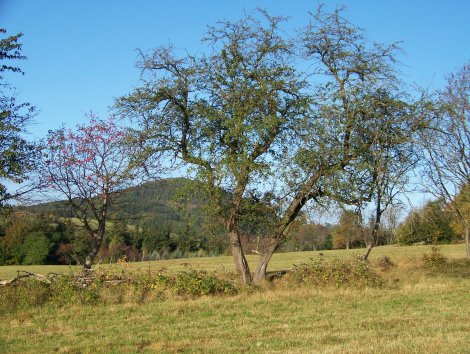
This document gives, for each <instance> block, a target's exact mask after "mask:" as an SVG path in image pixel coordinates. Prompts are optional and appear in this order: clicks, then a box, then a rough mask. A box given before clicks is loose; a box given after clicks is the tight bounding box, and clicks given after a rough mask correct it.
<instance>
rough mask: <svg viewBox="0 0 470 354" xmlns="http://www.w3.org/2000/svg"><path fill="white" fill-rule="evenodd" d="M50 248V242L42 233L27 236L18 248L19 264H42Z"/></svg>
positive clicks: (37, 232) (36, 232)
mask: <svg viewBox="0 0 470 354" xmlns="http://www.w3.org/2000/svg"><path fill="white" fill-rule="evenodd" d="M51 247H52V242H51V240H50V239H49V238H47V236H46V235H45V234H44V232H41V231H35V232H32V233H29V234H27V235H26V236H25V239H24V241H23V243H22V245H21V247H20V252H21V256H20V258H21V259H22V261H21V264H44V263H45V262H46V260H47V257H48V256H49V251H50V250H51Z"/></svg>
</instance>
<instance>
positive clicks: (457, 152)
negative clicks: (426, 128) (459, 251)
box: [421, 63, 470, 259]
mask: <svg viewBox="0 0 470 354" xmlns="http://www.w3.org/2000/svg"><path fill="white" fill-rule="evenodd" d="M432 114H433V118H434V119H433V123H434V124H433V125H432V126H431V129H432V132H431V133H427V134H423V136H422V139H421V146H422V154H423V155H422V157H423V161H424V162H425V163H424V166H423V169H422V177H423V182H424V185H425V186H426V188H427V191H428V192H431V193H432V194H433V195H434V196H436V197H437V198H440V199H443V200H445V201H446V202H447V203H448V205H449V207H450V209H451V210H452V211H453V212H454V214H455V216H456V217H457V219H458V220H459V222H460V224H461V226H462V229H463V230H464V237H465V242H466V245H467V257H468V258H469V259H470V219H469V214H468V213H465V212H464V209H463V208H462V207H463V206H464V205H465V204H462V203H460V202H459V200H470V194H469V192H470V188H469V185H470V63H467V64H465V65H464V66H463V67H462V68H460V69H459V70H458V71H457V72H456V73H454V74H451V75H450V76H449V77H448V78H447V85H446V87H445V89H444V90H442V91H440V92H439V93H438V99H437V103H436V105H435V108H434V110H432Z"/></svg>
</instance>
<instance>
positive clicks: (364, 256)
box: [362, 243, 374, 261]
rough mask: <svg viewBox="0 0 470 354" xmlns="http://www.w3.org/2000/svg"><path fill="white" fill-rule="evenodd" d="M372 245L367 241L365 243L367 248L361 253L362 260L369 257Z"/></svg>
mask: <svg viewBox="0 0 470 354" xmlns="http://www.w3.org/2000/svg"><path fill="white" fill-rule="evenodd" d="M373 247H374V245H373V244H372V243H369V244H368V245H367V248H366V251H365V252H364V254H363V255H362V259H363V260H364V261H367V258H369V254H370V251H372V248H373Z"/></svg>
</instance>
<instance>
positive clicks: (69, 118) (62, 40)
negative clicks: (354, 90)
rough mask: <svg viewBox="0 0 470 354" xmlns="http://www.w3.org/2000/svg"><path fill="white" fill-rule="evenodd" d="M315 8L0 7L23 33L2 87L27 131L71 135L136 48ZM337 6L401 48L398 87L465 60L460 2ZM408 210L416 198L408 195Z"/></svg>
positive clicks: (208, 4) (25, 0) (105, 101)
mask: <svg viewBox="0 0 470 354" xmlns="http://www.w3.org/2000/svg"><path fill="white" fill-rule="evenodd" d="M318 4H319V2H318V1H307V0H271V1H268V0H259V1H256V0H251V1H250V0H232V1H229V0H219V1H215V0H197V1H190V0H187V1H183V0H172V1H171V0H167V1H162V0H0V27H1V28H6V29H7V31H8V32H7V34H10V35H13V34H16V33H18V32H23V33H24V36H23V37H22V39H21V41H22V43H23V44H24V45H23V54H24V55H26V56H27V57H28V60H27V61H23V62H21V63H20V66H21V67H22V69H23V70H24V72H25V75H24V76H19V75H14V76H11V77H10V78H9V81H10V82H11V83H12V84H14V85H15V86H16V87H17V89H18V100H19V101H20V102H23V101H25V102H30V103H32V104H34V105H36V106H37V107H38V109H39V114H38V116H37V117H36V120H35V123H34V124H33V125H31V126H30V127H29V128H28V130H29V133H30V137H31V138H35V139H39V138H44V137H45V135H46V133H47V131H48V130H49V129H55V128H58V127H59V126H60V125H61V124H62V123H66V124H67V126H69V127H71V126H74V125H75V124H77V123H79V122H80V121H81V120H83V116H84V114H85V113H87V112H89V111H93V112H95V113H97V114H99V115H101V116H106V115H107V113H108V109H107V108H108V107H109V106H110V105H112V104H113V99H114V98H115V97H119V96H122V95H125V94H127V93H128V92H130V91H131V90H132V88H133V87H135V86H137V85H138V83H139V71H138V70H137V69H136V68H135V62H136V60H137V58H138V55H137V50H136V49H137V48H140V49H142V50H148V49H152V48H155V47H157V46H160V45H162V44H168V43H170V42H171V43H173V44H174V45H175V46H176V47H177V48H179V49H181V50H184V49H186V50H188V52H190V53H192V54H195V53H200V52H203V51H204V44H202V43H201V41H200V39H201V38H202V36H203V35H204V33H205V31H206V29H207V26H208V25H213V24H215V23H216V21H217V20H222V19H227V20H236V19H239V18H241V17H242V16H243V15H244V13H250V12H252V11H253V10H254V9H255V8H256V7H260V8H264V9H267V10H268V11H269V12H270V13H271V14H272V15H283V16H287V17H290V21H289V23H288V24H287V25H286V29H289V28H290V29H293V28H299V27H302V26H304V25H305V24H306V23H307V20H308V11H314V10H315V9H316V7H317V6H318ZM324 4H325V6H326V9H327V10H330V11H332V10H334V9H335V8H336V7H337V6H339V5H345V6H346V8H347V10H346V12H345V16H346V17H347V18H348V19H349V20H350V21H351V22H352V23H353V24H355V25H357V26H359V27H362V28H364V29H365V30H366V33H367V35H368V38H369V39H371V40H374V41H378V42H382V43H385V44H387V43H388V44H390V43H392V42H397V41H401V42H402V44H401V46H402V48H403V49H404V51H405V54H404V55H403V56H402V57H401V58H400V59H401V62H402V64H403V65H402V67H401V71H402V73H403V75H404V79H405V80H406V81H407V82H408V83H413V82H415V83H417V84H419V85H420V86H423V87H430V88H440V87H442V86H443V85H444V83H445V81H444V76H445V75H446V74H448V73H450V72H453V71H455V70H456V69H457V68H459V67H461V66H462V65H463V64H464V63H465V62H467V61H468V60H470V40H469V38H470V1H469V0H343V1H341V0H338V1H336V0H326V1H324ZM413 198H414V203H413V204H415V205H420V204H422V203H423V202H424V200H425V196H423V195H418V196H415V197H413Z"/></svg>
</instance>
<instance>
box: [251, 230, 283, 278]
mask: <svg viewBox="0 0 470 354" xmlns="http://www.w3.org/2000/svg"><path fill="white" fill-rule="evenodd" d="M278 246H279V242H278V240H277V239H274V238H273V239H271V240H270V242H269V245H268V246H267V247H266V248H265V249H264V251H263V252H262V253H261V254H260V258H259V261H258V265H257V266H256V270H255V273H254V277H253V282H254V283H255V284H259V283H261V282H262V281H263V280H265V279H266V271H267V268H268V263H269V261H270V260H271V257H272V255H273V254H274V252H275V251H276V249H277V248H278Z"/></svg>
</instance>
